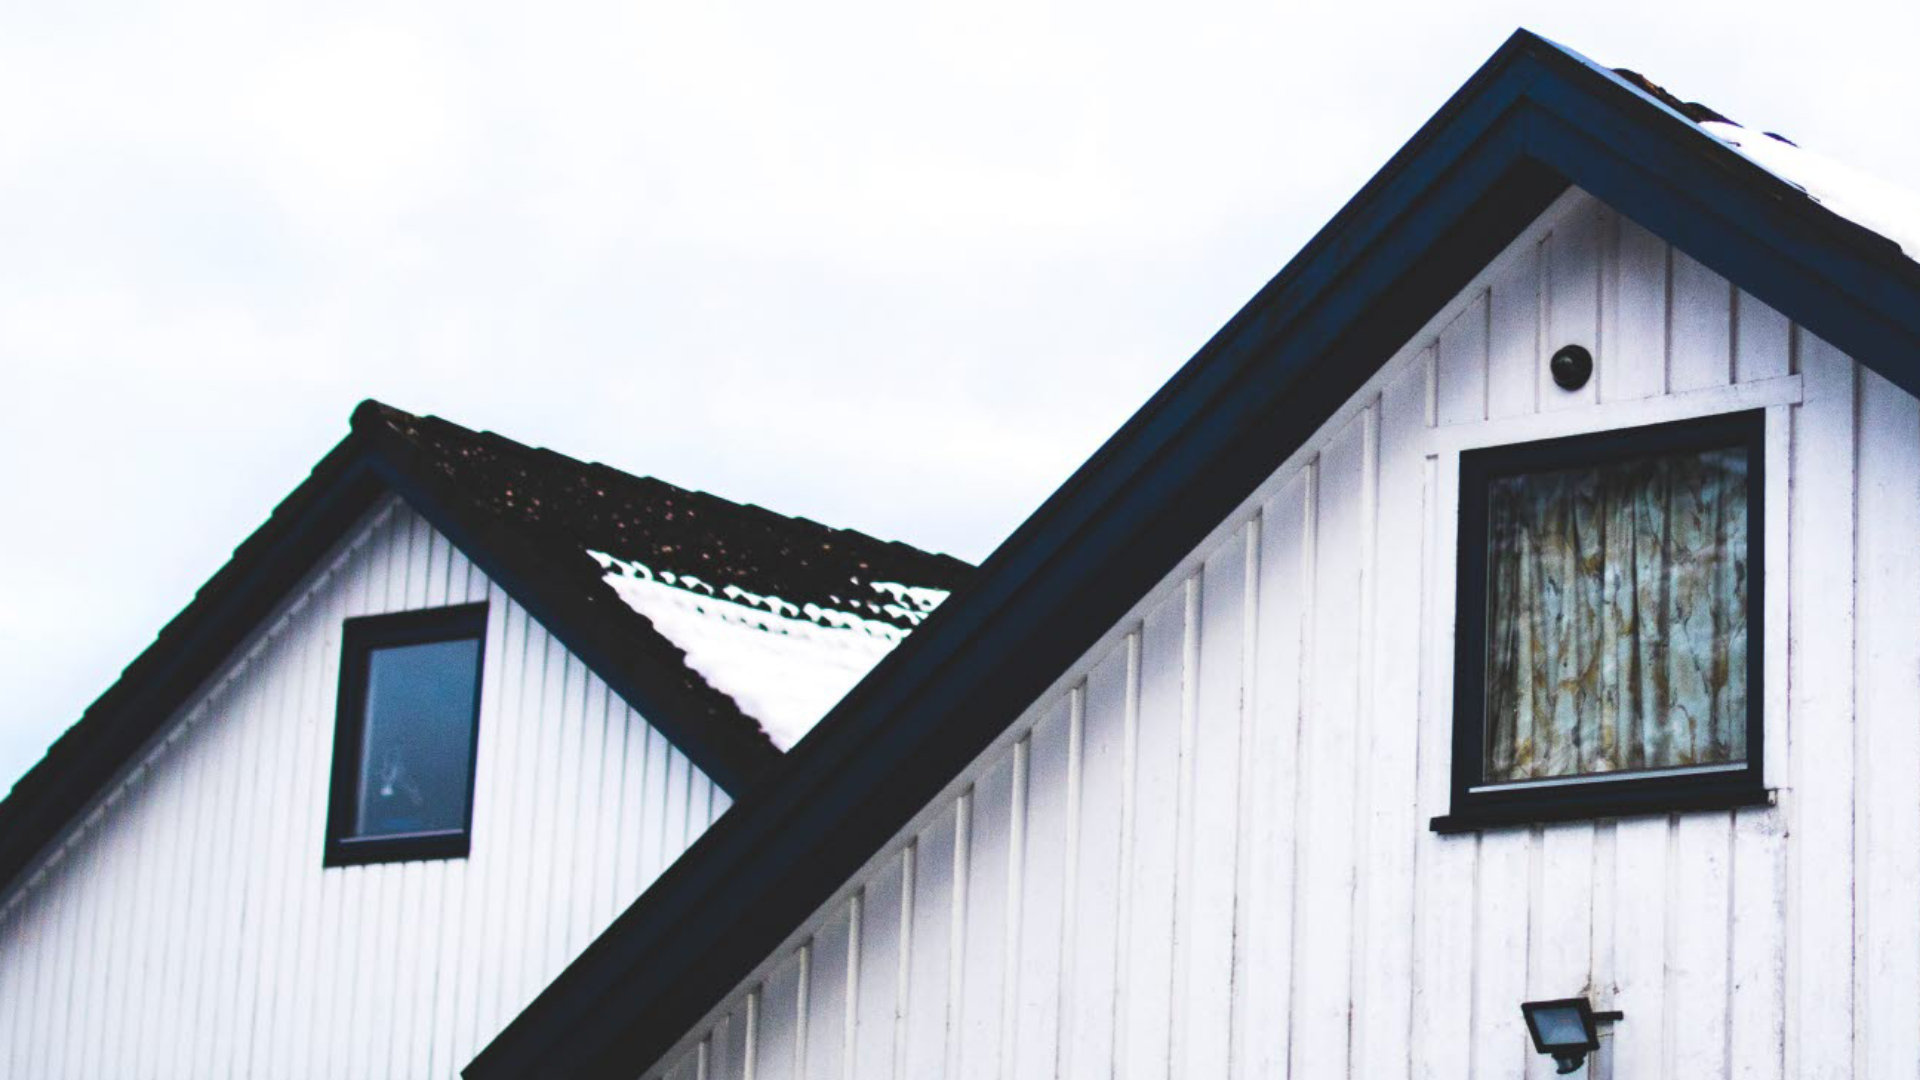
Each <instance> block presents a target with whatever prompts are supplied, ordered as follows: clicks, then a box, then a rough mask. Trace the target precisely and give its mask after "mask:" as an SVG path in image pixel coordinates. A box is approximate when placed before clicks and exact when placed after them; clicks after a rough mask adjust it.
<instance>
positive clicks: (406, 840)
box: [323, 829, 471, 866]
mask: <svg viewBox="0 0 1920 1080" xmlns="http://www.w3.org/2000/svg"><path fill="white" fill-rule="evenodd" d="M470 846H471V844H470V842H469V840H468V837H467V833H466V830H464V829H449V830H447V831H445V832H426V833H408V834H405V835H401V836H366V837H336V838H334V839H332V840H329V841H327V853H326V859H325V860H324V863H323V865H325V866H365V865H367V864H369V863H389V862H419V861H424V860H428V859H464V858H466V857H467V851H468V849H469V848H470Z"/></svg>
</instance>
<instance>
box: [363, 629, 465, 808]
mask: <svg viewBox="0 0 1920 1080" xmlns="http://www.w3.org/2000/svg"><path fill="white" fill-rule="evenodd" d="M479 659H480V642H479V640H478V639H476V638H466V639H462V640H456V641H435V642H429V643H426V644H421V645H398V646H391V647H388V648H378V649H373V650H371V651H370V652H369V653H368V655H367V694H366V716H365V718H364V723H365V727H364V728H363V729H362V730H363V738H362V741H361V760H360V792H359V795H360V798H359V806H358V807H357V814H356V817H355V821H354V835H356V836H395V835H403V834H407V833H423V832H439V831H445V830H459V829H464V828H466V825H467V800H468V794H469V784H470V781H471V779H472V776H473V709H474V692H475V690H476V686H475V683H476V681H477V680H476V672H477V670H478V667H479Z"/></svg>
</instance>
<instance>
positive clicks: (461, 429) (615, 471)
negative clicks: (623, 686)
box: [350, 398, 972, 574]
mask: <svg viewBox="0 0 1920 1080" xmlns="http://www.w3.org/2000/svg"><path fill="white" fill-rule="evenodd" d="M350 422H351V424H352V426H353V428H354V430H356V431H360V430H367V431H369V432H370V433H374V434H376V435H378V434H380V433H381V432H390V433H392V434H395V435H399V436H401V438H402V439H405V440H406V441H407V442H408V443H409V444H410V445H409V447H408V449H409V452H412V453H415V454H417V453H419V452H420V448H419V447H418V446H417V445H416V444H413V440H411V439H407V433H406V432H405V431H404V430H401V428H400V427H398V426H396V424H398V425H402V426H404V425H421V426H425V427H439V428H442V429H444V430H446V431H447V432H448V433H450V434H453V435H455V436H457V437H461V438H465V439H471V440H475V441H479V442H485V443H495V444H498V445H499V446H500V447H501V448H502V449H505V450H507V451H509V452H512V453H515V454H520V455H525V456H527V457H532V458H548V459H552V460H554V461H556V462H559V463H562V464H564V465H566V466H568V467H571V468H575V469H579V470H581V471H583V472H586V473H590V474H600V475H604V476H606V477H607V478H608V479H610V480H612V481H614V482H616V483H620V484H631V485H636V486H647V485H651V486H655V487H657V488H660V489H662V490H663V491H664V492H665V493H666V494H668V495H670V496H675V497H677V496H686V497H689V498H693V499H698V500H703V501H705V502H706V503H707V504H708V505H707V507H706V509H709V510H717V511H720V512H723V513H731V514H736V515H739V516H741V517H746V518H749V519H751V518H761V519H763V520H764V521H765V523H767V524H778V525H782V526H792V525H799V526H802V527H804V528H807V529H811V530H814V531H816V532H818V533H820V534H822V535H825V536H834V537H845V538H850V539H853V540H855V541H859V542H866V543H870V544H874V545H876V546H880V547H882V548H891V549H899V550H900V551H901V552H903V553H905V552H910V553H912V555H913V556H914V557H916V558H923V559H932V560H938V561H941V562H945V563H950V564H952V565H951V566H950V567H948V569H949V570H950V571H952V572H953V573H955V574H964V573H967V572H969V571H970V570H971V569H972V567H971V566H970V565H968V564H967V563H966V562H965V561H963V560H961V559H958V558H956V557H955V556H953V555H950V554H948V553H946V552H941V551H928V550H927V549H925V548H921V547H918V546H916V545H914V544H910V543H908V542H906V541H904V540H900V539H895V538H889V537H883V536H875V535H874V534H872V533H870V532H866V531H864V530H861V529H854V528H849V527H847V526H842V525H829V524H826V523H825V522H821V521H816V520H814V519H813V518H809V517H805V516H803V515H800V514H788V513H784V512H782V511H779V510H775V509H772V508H770V507H767V506H764V505H762V504H760V503H756V502H743V501H740V500H737V499H731V498H728V497H727V496H725V495H719V494H715V493H714V492H711V491H707V490H705V489H703V488H691V487H685V486H682V485H680V484H676V483H674V482H672V481H670V480H663V479H661V478H660V477H658V476H655V475H653V474H651V473H635V472H628V471H627V470H625V469H622V468H620V467H619V466H616V465H610V464H608V463H607V462H604V461H599V460H592V461H589V460H585V459H582V458H577V457H574V456H572V455H571V454H567V453H564V452H562V451H559V450H555V449H553V448H552V447H547V446H535V445H532V444H530V443H524V442H521V441H520V440H518V439H515V438H512V437H511V436H507V435H502V434H500V433H499V432H497V431H492V430H489V429H485V428H471V427H468V426H466V425H464V424H461V423H459V422H457V421H453V420H449V419H447V418H446V417H443V416H439V415H437V414H434V413H414V412H409V411H408V410H406V409H401V408H399V407H397V406H394V405H390V404H387V403H386V402H383V401H379V400H377V399H375V398H367V399H366V400H364V401H362V402H361V403H360V404H359V405H358V406H356V407H355V408H354V410H353V414H352V418H351V421H350Z"/></svg>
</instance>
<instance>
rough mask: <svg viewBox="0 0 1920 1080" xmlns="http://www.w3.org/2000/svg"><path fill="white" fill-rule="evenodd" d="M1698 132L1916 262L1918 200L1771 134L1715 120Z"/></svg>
mask: <svg viewBox="0 0 1920 1080" xmlns="http://www.w3.org/2000/svg"><path fill="white" fill-rule="evenodd" d="M1700 128H1701V130H1703V131H1705V132H1706V133H1707V134H1709V135H1712V136H1713V137H1714V138H1716V139H1719V140H1720V141H1721V142H1723V143H1726V144H1727V145H1728V146H1731V147H1733V148H1734V149H1736V150H1738V151H1740V152H1741V153H1742V154H1744V155H1746V157H1747V158H1748V159H1749V160H1751V161H1752V162H1753V163H1754V164H1756V165H1759V166H1760V167H1761V168H1763V169H1765V170H1767V171H1768V172H1770V173H1772V174H1774V175H1775V176H1778V177H1779V178H1781V179H1782V180H1785V181H1787V182H1788V183H1790V184H1793V185H1794V186H1795V187H1798V188H1800V189H1801V190H1802V191H1805V192H1806V193H1807V195H1808V196H1809V197H1811V198H1812V199H1813V200H1814V201H1815V202H1818V203H1819V204H1820V205H1822V206H1824V207H1826V208H1827V209H1829V210H1831V211H1833V212H1834V213H1836V214H1839V215H1840V216H1841V217H1844V218H1846V219H1847V220H1849V221H1852V222H1853V223H1854V224H1856V225H1860V226H1862V227H1863V228H1867V229H1871V230H1873V231H1874V232H1876V233H1879V234H1880V235H1881V236H1884V237H1886V238H1887V239H1889V240H1891V241H1893V242H1894V243H1896V244H1898V245H1900V250H1901V251H1904V252H1906V254H1907V257H1908V258H1909V259H1920V195H1915V194H1914V193H1913V192H1911V191H1909V190H1907V189H1906V188H1903V187H1901V186H1899V185H1898V184H1892V183H1889V182H1887V181H1885V180H1882V179H1880V178H1879V177H1877V176H1874V175H1871V174H1870V173H1866V172H1862V171H1861V170H1859V169H1856V168H1854V167H1853V166H1851V165H1848V164H1846V163H1845V162H1841V161H1836V160H1834V159H1833V158H1830V157H1827V156H1826V155H1825V154H1820V153H1816V152H1814V151H1812V150H1808V149H1805V148H1803V147H1801V146H1798V145H1795V144H1794V143H1792V142H1789V141H1788V140H1786V139H1784V138H1782V137H1780V136H1778V135H1774V134H1772V133H1766V134H1762V133H1760V132H1757V131H1752V130H1749V129H1747V128H1743V127H1741V126H1740V125H1738V124H1735V123H1732V122H1729V121H1721V120H1707V121H1703V122H1701V124H1700Z"/></svg>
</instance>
